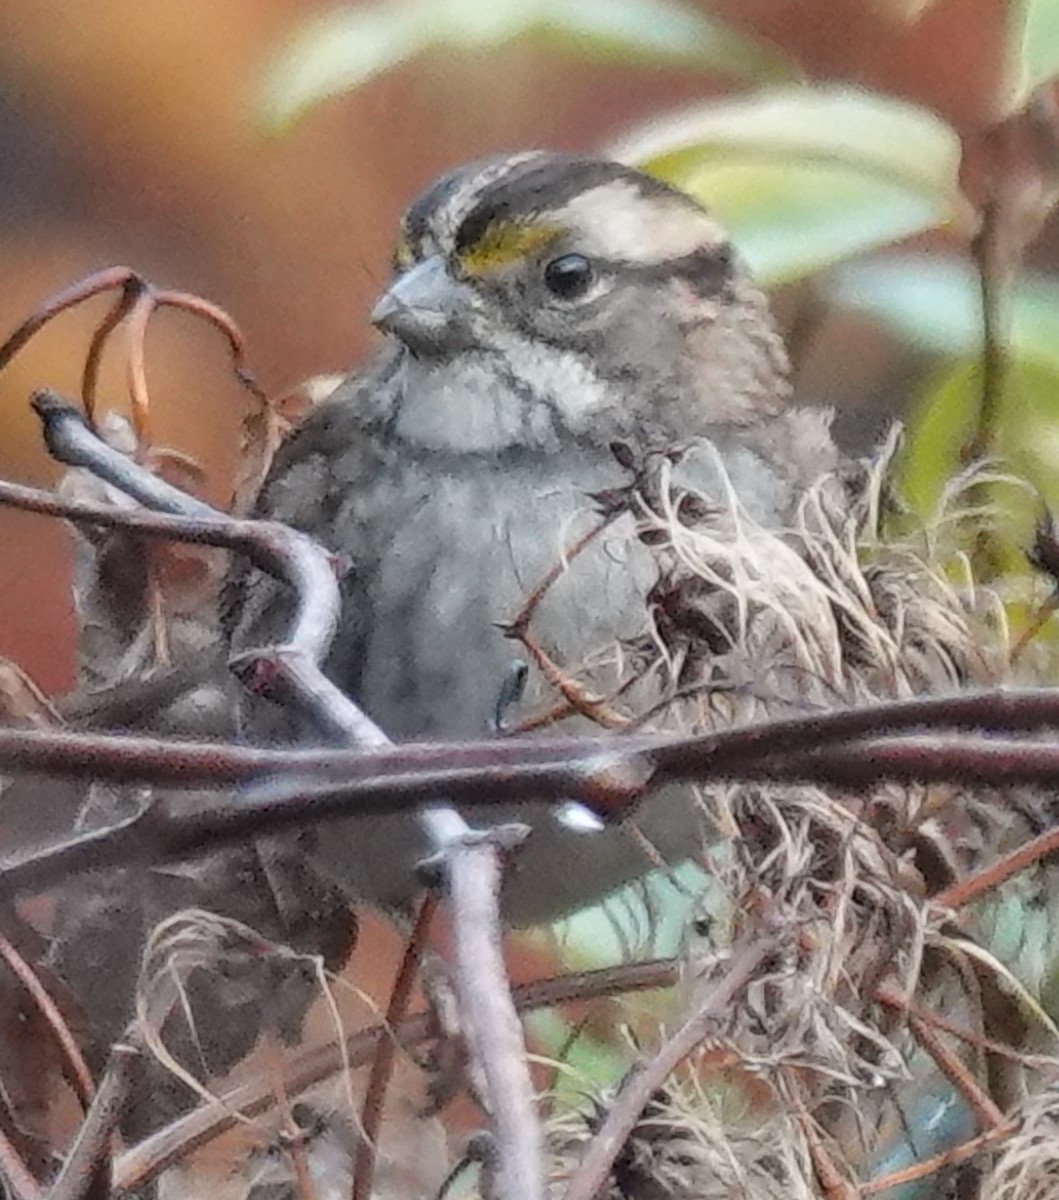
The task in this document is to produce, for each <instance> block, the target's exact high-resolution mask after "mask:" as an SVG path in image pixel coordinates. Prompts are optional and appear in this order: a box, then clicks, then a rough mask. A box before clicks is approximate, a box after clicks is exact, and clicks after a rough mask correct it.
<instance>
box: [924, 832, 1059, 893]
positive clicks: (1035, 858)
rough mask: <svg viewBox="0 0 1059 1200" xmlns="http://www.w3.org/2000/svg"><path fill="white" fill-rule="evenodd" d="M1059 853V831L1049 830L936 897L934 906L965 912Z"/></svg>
mask: <svg viewBox="0 0 1059 1200" xmlns="http://www.w3.org/2000/svg"><path fill="white" fill-rule="evenodd" d="M1057 851H1059V828H1057V829H1049V830H1047V831H1046V832H1045V833H1042V834H1039V835H1038V836H1037V837H1035V838H1034V839H1033V840H1032V841H1030V842H1027V843H1026V845H1025V846H1020V847H1019V848H1018V849H1017V850H1013V851H1011V853H1010V854H1006V855H1005V856H1004V857H1003V858H1001V859H998V861H996V862H993V863H989V865H988V866H985V867H983V868H982V869H981V870H980V871H976V872H975V873H974V874H973V875H970V876H969V877H968V878H967V879H961V880H960V882H959V883H955V884H953V885H952V887H950V888H946V889H945V891H943V892H939V893H938V894H937V895H936V896H934V898H933V899H934V903H935V904H938V905H941V906H942V907H943V908H962V907H963V906H964V905H965V904H967V903H969V902H970V901H971V900H975V899H977V898H978V897H979V896H981V895H982V894H983V893H985V892H989V891H992V890H993V888H996V887H999V886H1000V885H1001V884H1002V883H1004V882H1005V881H1006V880H1008V879H1010V878H1011V877H1012V876H1013V875H1017V874H1019V872H1020V871H1025V870H1026V868H1027V867H1031V866H1032V865H1033V864H1034V863H1035V862H1039V861H1040V860H1041V859H1043V858H1047V857H1048V856H1049V855H1052V854H1055V853H1056V852H1057Z"/></svg>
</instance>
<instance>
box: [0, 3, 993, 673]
mask: <svg viewBox="0 0 1059 1200" xmlns="http://www.w3.org/2000/svg"><path fill="white" fill-rule="evenodd" d="M332 7H334V6H333V5H328V4H324V3H314V2H313V0H151V2H150V3H147V4H145V3H143V2H142V0H96V2H95V3H93V4H92V5H56V4H54V3H49V2H47V0H4V3H3V5H2V9H0V11H2V14H3V20H2V25H0V28H2V37H0V266H2V271H3V279H4V286H3V287H2V288H0V337H3V336H6V334H7V332H9V331H10V330H11V329H13V328H14V326H15V325H16V324H17V323H18V322H19V320H21V319H22V318H23V317H24V316H25V315H26V314H27V313H28V312H30V311H31V310H32V308H33V307H34V306H35V305H36V304H38V303H39V302H40V301H41V300H42V299H43V298H44V297H46V296H48V295H49V294H51V293H52V292H54V291H57V290H58V289H60V288H62V287H65V286H67V285H68V284H70V283H71V282H73V281H74V280H75V279H77V278H78V277H80V276H82V275H83V274H85V273H86V272H88V271H90V270H94V269H97V268H100V267H103V266H107V265H110V264H115V263H124V264H127V265H129V266H132V267H134V268H136V269H137V270H139V271H141V272H142V273H144V274H145V275H147V276H148V277H149V278H150V279H152V280H153V281H155V282H157V283H159V284H164V285H166V286H172V287H178V288H181V289H185V290H188V291H193V292H198V293H201V294H202V295H204V296H207V297H209V298H210V299H212V300H214V301H216V302H217V303H219V304H221V305H223V306H224V307H225V308H226V309H227V310H228V311H229V312H230V313H231V314H232V315H233V317H234V318H235V319H236V320H237V322H238V323H239V324H240V325H241V327H242V329H243V331H244V333H245V335H246V337H247V340H248V344H249V349H250V358H251V362H252V364H253V366H254V368H255V370H256V372H257V373H258V376H259V378H260V379H261V381H262V382H263V383H264V385H265V387H266V388H267V389H269V390H270V391H279V390H283V389H286V388H289V387H291V386H292V385H294V384H296V383H297V382H299V381H300V380H302V379H303V378H305V377H307V376H309V375H314V374H318V373H321V372H331V371H335V370H342V369H345V368H346V367H348V366H349V365H351V364H352V363H354V362H355V361H356V360H357V359H358V358H360V357H361V356H362V355H363V354H364V353H365V352H366V351H367V349H368V347H369V345H370V343H371V331H370V329H369V327H368V324H367V320H366V314H367V312H368V310H369V308H370V305H371V301H372V297H373V296H374V294H375V293H376V291H377V290H378V288H379V286H380V283H381V281H382V280H383V279H384V278H385V277H386V275H387V273H388V261H389V255H390V238H391V230H392V228H393V226H394V221H395V219H396V216H397V214H398V212H399V211H400V209H401V208H402V207H403V205H404V203H405V202H407V200H408V199H410V198H411V197H412V196H413V195H414V194H415V193H416V192H417V191H418V189H419V188H421V187H422V186H423V185H424V184H425V183H427V182H428V181H429V180H430V179H431V178H432V177H433V176H435V175H436V174H437V173H439V172H440V171H441V170H442V169H444V168H445V167H447V166H449V165H452V164H454V163H457V162H459V161H461V160H466V159H469V158H472V157H474V156H476V155H479V154H482V153H485V152H488V151H493V150H497V149H505V148H514V147H520V146H525V145H530V144H535V145H546V146H551V147H556V148H563V149H590V148H592V147H593V146H596V145H599V144H601V143H603V142H605V141H606V140H607V139H609V138H611V137H613V136H614V135H616V134H618V133H620V132H621V131H622V130H623V129H625V128H626V127H628V126H629V125H630V124H632V123H634V122H636V121H638V120H642V119H645V118H647V117H648V116H650V115H652V114H654V113H657V112H659V111H662V110H664V109H665V108H667V107H670V106H674V107H675V106H677V105H679V104H682V103H687V102H689V101H691V100H694V99H696V98H699V97H701V96H703V95H705V94H708V93H710V92H716V91H721V90H724V89H725V87H726V86H730V85H726V84H725V82H724V81H722V80H719V79H712V80H711V79H710V78H707V77H704V76H703V75H702V74H701V73H698V72H693V71H689V70H683V69H682V70H661V69H654V70H649V69H644V68H622V67H617V66H609V65H601V64H587V63H585V62H584V61H581V60H577V59H574V58H570V57H563V56H559V55H558V54H556V53H554V52H552V51H548V50H545V49H542V48H539V47H533V46H526V45H523V46H514V47H510V48H508V49H505V50H504V51H503V52H501V53H495V54H492V55H490V56H488V57H485V56H466V57H461V58H455V57H452V56H449V57H433V58H423V59H417V60H414V61H411V62H409V63H407V64H406V65H405V66H403V67H402V68H401V69H400V70H398V71H394V72H392V73H390V74H388V75H386V76H384V77H381V78H378V79H376V80H374V81H372V82H371V83H369V84H368V85H366V86H364V87H363V88H361V89H360V90H359V91H357V92H355V93H352V94H348V95H345V96H343V97H340V98H338V99H335V100H332V101H329V102H328V103H326V104H324V105H322V106H321V107H319V108H318V109H316V110H315V111H313V112H311V113H310V114H309V115H308V116H307V117H306V118H305V119H304V120H303V121H302V122H301V123H300V124H299V125H297V126H296V127H295V128H294V129H293V130H291V131H289V132H287V133H286V134H284V135H283V136H281V137H274V136H268V135H266V133H265V132H264V131H263V129H262V127H261V125H260V123H259V121H258V119H257V113H258V111H259V104H260V90H261V86H262V81H263V76H264V73H265V71H266V69H267V68H268V66H269V65H270V64H271V63H272V62H273V61H274V59H275V57H276V55H277V54H278V53H280V52H281V51H282V49H283V47H284V46H285V45H286V44H288V42H289V39H290V38H291V37H292V36H293V35H294V33H295V32H297V31H298V30H299V29H300V28H302V26H303V25H304V23H305V22H306V21H308V20H309V19H311V18H312V17H314V16H315V15H317V14H319V13H320V12H323V11H327V10H328V9H330V8H332ZM701 7H702V8H703V9H704V10H706V9H708V10H709V11H710V12H711V13H715V14H717V15H720V16H723V17H724V18H725V19H727V20H729V21H730V22H731V23H732V24H734V25H737V26H740V27H742V28H744V29H745V30H747V31H750V32H756V33H759V34H762V35H765V36H767V37H769V38H771V39H772V40H773V41H775V42H776V43H778V44H779V45H781V46H782V47H783V48H785V49H786V50H787V51H788V52H789V53H790V54H791V55H792V56H794V57H795V58H796V59H798V60H799V61H800V62H801V64H802V65H803V67H804V68H805V70H806V71H807V73H808V74H809V75H810V77H813V78H818V79H829V80H843V81H853V82H860V83H864V84H868V85H871V86H874V87H877V88H880V89H882V90H885V91H889V92H892V93H894V94H897V95H900V96H904V97H907V98H909V99H912V100H915V101H918V102H919V103H922V104H925V105H927V106H929V107H932V108H934V109H936V110H937V111H938V112H939V113H941V115H943V116H944V117H946V118H947V119H948V120H950V121H951V122H952V123H953V124H954V125H955V126H956V127H957V129H958V130H959V131H960V132H961V134H963V135H964V137H965V139H966V141H967V142H968V144H969V145H971V146H973V144H974V140H975V136H976V134H977V133H978V132H980V131H981V130H982V129H983V127H984V126H985V125H986V124H987V123H988V121H989V119H990V116H991V114H992V111H993V94H994V88H995V85H996V80H997V71H998V56H999V48H1000V45H1001V42H1002V38H1001V19H1002V17H1003V8H1004V6H1003V4H1002V3H1001V0H936V2H934V3H929V2H926V3H924V2H922V0H920V2H919V3H916V2H915V0H718V2H716V3H711V4H707V3H705V2H702V3H701ZM910 15H911V16H914V19H910ZM103 311H104V305H103V303H102V302H101V301H96V302H95V303H94V304H93V305H92V306H90V307H89V308H88V309H86V310H84V311H80V312H78V313H76V314H72V315H67V316H65V317H63V318H62V319H61V320H59V321H57V322H56V323H55V324H54V325H53V326H52V327H50V328H49V329H48V330H47V331H46V332H45V334H44V335H43V336H41V337H39V338H38V339H36V340H35V341H34V342H33V343H32V344H31V345H30V346H29V348H28V349H26V350H25V351H23V352H22V353H21V354H20V355H19V356H18V357H17V358H16V359H15V361H14V362H13V364H12V365H11V366H9V367H8V368H7V370H6V371H5V372H3V373H2V374H0V474H2V475H3V476H5V477H7V478H14V479H18V480H22V481H27V482H33V483H38V484H47V483H49V482H51V481H52V480H54V478H55V476H56V472H55V469H54V467H53V466H52V465H51V464H49V462H48V460H47V457H46V455H45V453H44V451H43V449H42V446H41V443H40V438H39V432H38V428H37V425H36V422H35V420H34V419H33V418H32V417H31V415H30V414H29V412H28V409H27V403H26V402H27V397H28V394H29V392H30V390H31V389H32V388H34V387H38V386H44V385H47V386H51V387H55V388H57V389H59V390H60V391H64V392H66V393H68V394H70V395H74V394H76V391H77V387H78V381H79V377H80V370H81V366H82V364H83V359H84V354H85V351H86V348H87V345H88V339H89V337H90V334H91V329H92V327H93V322H94V321H95V320H97V319H98V317H99V315H100V314H101V313H102V312H103ZM829 353H830V354H831V366H832V367H833V368H834V370H833V371H831V370H828V371H824V372H822V373H821V372H819V371H818V372H817V376H818V378H817V379H816V380H815V383H814V386H815V388H816V389H817V391H818V392H819V391H820V390H821V389H823V390H824V392H825V393H826V390H827V382H828V379H829V378H830V377H831V375H836V376H837V375H842V374H843V372H846V376H845V378H846V384H845V385H844V386H845V388H846V390H848V381H849V380H848V372H850V371H854V372H855V371H856V370H858V369H861V367H859V366H858V364H857V362H850V363H844V362H841V361H839V360H840V359H842V357H843V352H842V343H841V340H839V341H838V342H837V343H836V348H835V349H834V350H833V351H831V352H829ZM852 357H853V356H851V358H852ZM856 358H857V359H859V360H860V362H861V363H864V362H867V361H869V360H870V358H871V355H870V354H869V353H867V352H866V346H865V344H864V343H863V341H861V342H860V343H858V345H857V351H856ZM148 378H149V382H150V385H151V395H152V403H153V410H152V411H153V419H154V422H155V429H156V437H157V440H158V441H159V442H161V443H164V444H168V445H173V446H176V447H178V448H179V449H181V450H184V451H186V452H189V453H191V454H193V455H195V456H196V457H197V458H199V459H200V461H202V463H203V464H204V465H205V466H206V467H207V468H208V470H209V471H210V473H211V477H212V479H213V481H214V485H213V488H212V495H213V496H214V498H217V499H219V498H222V497H224V496H225V494H226V481H227V480H228V478H229V476H230V472H231V470H232V466H233V462H234V456H235V446H236V439H237V431H238V423H239V420H240V418H241V416H242V414H243V412H244V405H245V397H244V395H243V394H242V393H241V391H240V390H239V388H238V387H237V386H236V385H235V383H234V382H233V381H232V380H231V378H230V375H229V373H228V371H227V360H226V356H225V353H224V346H223V344H222V342H221V339H220V338H219V337H218V336H217V335H216V334H215V333H213V332H212V331H210V330H209V329H207V328H205V327H202V326H199V325H197V324H195V323H193V322H192V321H191V320H190V319H189V318H187V317H186V316H183V315H180V314H166V315H164V316H162V317H161V318H160V319H158V320H157V322H156V324H154V325H152V329H151V334H150V337H149V341H148ZM102 397H103V400H104V403H105V404H106V405H107V406H111V407H123V405H124V384H123V380H122V375H121V371H120V370H119V369H117V367H116V364H114V363H112V364H110V367H109V369H108V370H107V371H105V373H104V387H103V390H102ZM0 547H2V553H0V655H7V656H10V657H13V658H15V659H16V660H17V661H19V662H20V663H21V664H22V665H23V666H24V667H26V668H27V669H28V670H29V671H30V673H31V674H32V675H33V676H34V677H35V678H36V679H37V680H38V682H39V683H40V684H41V685H42V686H43V687H44V688H45V689H47V690H49V691H52V690H58V689H62V688H65V687H67V686H69V684H70V683H71V681H72V630H71V627H70V622H69V617H68V602H67V589H68V545H67V538H66V534H65V531H64V530H63V529H62V528H60V527H59V526H58V525H57V524H56V523H53V522H47V521H45V520H43V519H42V518H38V517H33V516H25V515H21V514H13V513H9V512H0Z"/></svg>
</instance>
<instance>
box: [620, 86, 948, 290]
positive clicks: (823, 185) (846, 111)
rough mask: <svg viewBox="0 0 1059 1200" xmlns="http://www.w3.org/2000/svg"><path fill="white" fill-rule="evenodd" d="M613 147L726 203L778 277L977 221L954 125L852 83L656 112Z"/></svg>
mask: <svg viewBox="0 0 1059 1200" xmlns="http://www.w3.org/2000/svg"><path fill="white" fill-rule="evenodd" d="M613 152H614V153H615V155H616V156H617V157H619V158H622V159H623V160H625V161H627V162H631V163H635V164H637V165H639V166H641V167H643V168H644V169H646V170H647V171H649V172H651V173H652V174H655V175H658V176H659V177H661V178H663V179H666V180H668V181H669V182H671V183H674V184H676V185H677V186H679V187H681V188H683V189H684V190H686V191H688V192H690V193H691V194H692V195H694V196H695V197H696V198H698V199H700V200H702V201H703V202H704V203H705V204H707V205H708V206H709V207H710V208H711V209H713V210H714V211H715V212H717V214H718V216H719V217H720V218H721V220H722V221H723V222H724V223H725V224H726V225H727V226H728V227H729V229H731V231H732V234H733V236H734V239H735V241H736V244H737V245H738V246H739V247H740V249H741V250H742V252H743V254H744V255H745V256H746V258H747V259H748V260H749V262H750V264H751V266H752V267H753V268H754V270H755V271H756V272H757V273H758V275H759V276H760V277H761V278H762V279H764V280H765V281H766V282H769V283H779V282H786V281H788V280H791V279H794V278H797V277H799V276H802V275H806V274H808V273H810V272H813V271H816V270H819V269H820V268H821V267H823V266H827V265H830V264H832V263H835V262H839V261H841V260H842V259H845V258H848V257H850V256H851V255H853V254H858V253H862V252H864V251H866V250H870V249H873V248H875V247H878V246H882V245H886V244H888V243H890V242H893V241H897V240H899V239H901V238H905V237H908V236H910V235H911V234H914V233H918V232H921V231H922V230H925V229H931V228H934V227H936V226H939V225H951V224H961V223H964V222H967V221H968V220H969V209H968V206H967V203H966V201H965V199H964V197H963V195H962V193H961V192H960V189H959V182H958V172H959V165H960V143H959V139H958V137H957V135H956V133H955V132H954V131H953V130H952V128H951V127H950V126H948V125H947V124H946V123H945V122H944V121H942V120H941V119H940V118H938V117H936V116H934V115H933V114H931V113H929V112H927V111H926V110H925V109H921V108H917V107H915V106H914V105H910V104H905V103H903V102H900V101H897V100H893V99H891V98H889V97H884V96H880V95H875V94H873V93H870V92H865V91H861V90H858V89H853V88H841V87H819V88H810V87H801V88H783V89H775V90H770V91H765V92H762V93H759V94H758V95H756V96H752V97H748V98H739V99H735V100H726V101H721V102H715V103H710V104H706V105H701V106H697V107H696V108H694V109H692V110H689V111H686V112H684V113H680V114H676V115H674V116H670V117H668V118H662V119H659V120H655V121H653V122H651V124H650V125H649V126H648V127H647V128H646V130H644V131H642V132H639V133H634V134H632V135H631V136H630V137H628V138H626V139H624V140H623V141H622V142H621V143H620V144H619V145H617V146H615V147H614V148H613Z"/></svg>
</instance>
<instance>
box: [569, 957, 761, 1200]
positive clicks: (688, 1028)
mask: <svg viewBox="0 0 1059 1200" xmlns="http://www.w3.org/2000/svg"><path fill="white" fill-rule="evenodd" d="M776 944H777V940H776V938H774V937H772V938H762V939H761V940H759V941H755V942H752V943H750V945H748V946H744V947H743V949H742V950H740V951H738V952H737V953H735V954H734V955H733V956H732V961H731V966H730V967H729V969H728V973H727V974H726V975H725V977H724V978H723V979H722V980H721V981H720V982H719V983H718V984H717V986H716V987H715V988H714V989H713V991H712V992H711V993H710V995H709V996H708V997H707V998H706V1000H705V1002H704V1003H703V1004H702V1005H701V1006H700V1008H699V1010H698V1011H697V1012H696V1013H695V1014H694V1015H693V1016H692V1017H690V1018H689V1019H688V1020H687V1021H686V1022H685V1023H684V1025H682V1026H681V1027H680V1029H678V1030H677V1032H676V1033H675V1034H673V1036H672V1037H671V1038H670V1039H669V1040H668V1041H667V1042H666V1043H665V1044H664V1045H663V1046H662V1048H661V1049H660V1050H659V1051H658V1053H657V1054H656V1055H655V1056H654V1058H652V1059H650V1061H648V1062H646V1063H642V1064H640V1065H639V1066H638V1067H635V1068H634V1069H633V1070H632V1071H631V1072H630V1074H629V1075H628V1076H627V1077H626V1080H625V1083H624V1085H623V1086H622V1089H621V1092H620V1093H619V1094H618V1096H617V1097H616V1098H615V1100H614V1102H613V1104H612V1105H611V1107H610V1111H609V1112H608V1113H607V1115H606V1117H605V1119H604V1121H603V1124H602V1125H601V1126H600V1127H599V1129H598V1130H597V1132H596V1133H595V1135H594V1136H593V1138H592V1140H591V1142H590V1143H589V1147H588V1150H587V1152H586V1154H585V1156H584V1158H583V1160H582V1161H581V1164H580V1166H579V1167H578V1168H577V1170H576V1172H575V1173H574V1177H573V1179H572V1180H571V1181H570V1186H569V1188H568V1189H567V1191H566V1197H565V1200H596V1197H597V1196H599V1194H600V1193H601V1192H602V1191H603V1190H604V1189H605V1187H606V1184H607V1180H608V1179H609V1178H610V1174H611V1171H612V1169H613V1167H614V1162H615V1160H616V1159H617V1157H618V1155H619V1154H620V1153H621V1151H622V1147H624V1145H625V1143H626V1142H627V1141H628V1140H629V1136H630V1134H631V1133H632V1131H633V1129H634V1128H635V1127H636V1123H637V1121H639V1119H640V1115H641V1114H642V1113H643V1110H644V1108H645V1107H646V1106H647V1104H648V1102H649V1101H650V1099H651V1097H652V1096H653V1095H654V1094H655V1092H656V1091H657V1090H658V1089H659V1088H660V1087H662V1086H663V1085H664V1084H665V1081H666V1080H667V1079H668V1078H669V1076H670V1074H672V1072H673V1071H674V1070H676V1068H677V1067H678V1066H679V1065H680V1063H681V1062H683V1061H684V1059H685V1058H687V1057H688V1055H689V1054H691V1053H692V1052H693V1051H694V1050H695V1048H696V1046H698V1045H699V1044H700V1043H701V1042H702V1041H703V1040H704V1039H705V1038H706V1037H708V1036H709V1034H710V1031H711V1030H712V1029H713V1028H714V1027H715V1024H716V1021H717V1018H718V1016H719V1015H720V1014H721V1013H723V1012H724V1011H725V1009H727V1008H728V1007H729V1006H730V1005H731V1004H733V1003H734V1002H735V1000H736V998H737V997H738V996H739V994H740V992H742V991H743V989H744V988H745V987H746V986H747V984H749V982H750V980H751V979H752V978H753V976H754V973H755V972H756V971H757V969H758V968H759V967H760V966H761V964H762V963H763V962H764V961H765V960H766V959H767V958H768V956H769V955H770V954H771V953H772V952H773V950H774V949H775V947H776Z"/></svg>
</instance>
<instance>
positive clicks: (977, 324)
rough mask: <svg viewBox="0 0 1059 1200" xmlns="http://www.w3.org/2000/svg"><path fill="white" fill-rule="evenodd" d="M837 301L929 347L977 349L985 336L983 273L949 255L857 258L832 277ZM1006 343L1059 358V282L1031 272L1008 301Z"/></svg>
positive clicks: (1021, 351)
mask: <svg viewBox="0 0 1059 1200" xmlns="http://www.w3.org/2000/svg"><path fill="white" fill-rule="evenodd" d="M825 286H826V289H827V293H828V296H829V298H830V300H831V301H832V303H834V304H837V305H840V306H842V307H845V308H853V309H857V310H858V311H860V312H864V313H868V314H870V315H871V316H873V317H875V318H877V319H878V320H880V321H882V322H883V323H884V324H886V325H887V326H888V327H889V328H890V329H892V330H893V331H894V332H895V333H897V334H898V335H899V336H901V337H903V338H905V339H906V340H907V341H909V342H912V343H913V344H915V345H918V346H921V347H922V348H923V349H925V350H930V351H934V352H937V353H941V354H949V355H968V354H974V353H976V352H978V350H979V348H980V347H981V342H982V316H981V312H982V310H981V302H980V300H979V293H978V277H977V275H976V273H975V271H974V269H973V268H972V267H971V266H970V264H968V263H966V262H963V261H961V260H958V259H955V258H949V257H946V256H942V255H892V256H888V257H886V258H883V259H880V260H877V261H875V262H864V263H850V264H848V265H847V266H843V267H840V268H838V269H837V270H835V271H833V272H831V273H830V274H829V275H828V277H827V279H826V280H825ZM1008 318H1009V319H1008V328H1007V338H1006V341H1007V344H1008V345H1009V346H1010V347H1011V349H1012V351H1014V352H1015V353H1016V354H1018V355H1021V356H1024V357H1029V358H1036V359H1041V360H1045V361H1053V362H1059V282H1057V281H1056V280H1054V279H1049V278H1046V277H1044V276H1041V275H1025V276H1023V277H1022V278H1021V279H1020V281H1019V283H1018V284H1017V285H1016V287H1015V288H1014V289H1013V291H1012V293H1011V296H1010V300H1009V302H1008Z"/></svg>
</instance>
